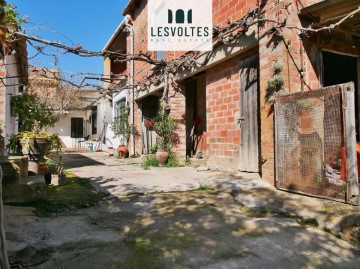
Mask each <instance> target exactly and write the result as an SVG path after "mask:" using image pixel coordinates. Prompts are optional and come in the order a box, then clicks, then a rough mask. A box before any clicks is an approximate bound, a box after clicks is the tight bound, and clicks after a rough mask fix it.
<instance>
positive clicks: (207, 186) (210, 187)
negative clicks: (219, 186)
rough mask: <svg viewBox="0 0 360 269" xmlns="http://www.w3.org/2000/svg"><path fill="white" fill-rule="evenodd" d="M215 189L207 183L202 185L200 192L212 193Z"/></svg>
mask: <svg viewBox="0 0 360 269" xmlns="http://www.w3.org/2000/svg"><path fill="white" fill-rule="evenodd" d="M213 189H214V187H213V186H211V185H210V184H207V183H200V186H199V190H201V191H211V190H213Z"/></svg>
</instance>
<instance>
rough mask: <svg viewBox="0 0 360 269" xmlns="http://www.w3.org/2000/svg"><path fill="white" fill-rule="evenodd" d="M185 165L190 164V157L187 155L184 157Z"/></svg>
mask: <svg viewBox="0 0 360 269" xmlns="http://www.w3.org/2000/svg"><path fill="white" fill-rule="evenodd" d="M185 165H191V158H190V156H189V155H186V158H185Z"/></svg>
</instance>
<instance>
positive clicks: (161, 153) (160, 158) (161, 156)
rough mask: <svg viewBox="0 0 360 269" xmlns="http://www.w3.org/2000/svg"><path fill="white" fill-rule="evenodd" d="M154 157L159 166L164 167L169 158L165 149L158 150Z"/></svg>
mask: <svg viewBox="0 0 360 269" xmlns="http://www.w3.org/2000/svg"><path fill="white" fill-rule="evenodd" d="M155 157H156V160H157V162H158V163H159V165H160V166H164V165H165V164H166V162H167V160H168V158H169V152H167V151H166V150H165V149H158V150H157V152H156V153H155Z"/></svg>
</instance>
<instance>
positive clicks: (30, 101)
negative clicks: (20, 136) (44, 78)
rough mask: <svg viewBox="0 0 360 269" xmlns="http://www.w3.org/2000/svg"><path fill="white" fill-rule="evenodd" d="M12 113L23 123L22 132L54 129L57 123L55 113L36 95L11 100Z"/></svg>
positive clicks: (25, 95)
mask: <svg viewBox="0 0 360 269" xmlns="http://www.w3.org/2000/svg"><path fill="white" fill-rule="evenodd" d="M10 107H11V113H12V115H13V116H15V117H17V118H18V120H19V121H20V122H21V123H22V131H25V132H30V131H34V129H37V128H38V129H40V130H42V129H46V128H49V127H53V126H54V125H55V123H56V122H57V120H58V119H57V117H56V116H55V115H54V111H53V110H52V109H51V108H49V107H47V106H46V105H44V104H42V103H41V102H40V101H39V99H38V98H37V96H36V95H34V94H28V93H23V94H21V95H16V96H13V97H12V98H11V101H10Z"/></svg>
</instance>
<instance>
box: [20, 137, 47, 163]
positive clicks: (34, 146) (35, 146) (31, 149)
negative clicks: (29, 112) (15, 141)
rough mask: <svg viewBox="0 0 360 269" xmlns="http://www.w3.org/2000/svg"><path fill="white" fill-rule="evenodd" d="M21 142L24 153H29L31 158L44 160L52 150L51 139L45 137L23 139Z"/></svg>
mask: <svg viewBox="0 0 360 269" xmlns="http://www.w3.org/2000/svg"><path fill="white" fill-rule="evenodd" d="M20 144H21V147H22V152H23V154H24V155H29V158H30V159H31V160H38V161H42V160H43V159H44V156H45V155H46V154H47V153H48V152H49V150H50V141H49V140H48V139H44V138H36V139H21V140H20Z"/></svg>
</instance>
